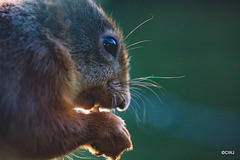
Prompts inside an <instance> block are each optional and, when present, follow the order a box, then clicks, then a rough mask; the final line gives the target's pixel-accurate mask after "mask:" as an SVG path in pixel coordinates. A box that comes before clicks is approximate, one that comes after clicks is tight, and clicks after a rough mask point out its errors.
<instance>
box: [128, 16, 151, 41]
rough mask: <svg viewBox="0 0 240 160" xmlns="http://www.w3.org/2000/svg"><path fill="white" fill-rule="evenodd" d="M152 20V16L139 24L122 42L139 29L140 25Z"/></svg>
mask: <svg viewBox="0 0 240 160" xmlns="http://www.w3.org/2000/svg"><path fill="white" fill-rule="evenodd" d="M152 19H153V15H152V17H151V18H149V19H147V20H145V21H144V22H142V23H141V24H139V25H138V26H137V27H135V28H134V29H133V30H132V31H131V32H130V33H129V34H128V35H127V36H126V37H125V38H124V40H126V39H127V38H128V37H129V36H130V35H131V34H132V33H133V32H134V31H136V30H137V29H138V28H139V27H141V26H142V25H144V24H145V23H147V22H148V21H150V20H152Z"/></svg>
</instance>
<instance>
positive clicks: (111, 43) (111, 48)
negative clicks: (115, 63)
mask: <svg viewBox="0 0 240 160" xmlns="http://www.w3.org/2000/svg"><path fill="white" fill-rule="evenodd" d="M102 43H103V44H102V45H103V48H104V50H105V52H107V53H108V54H110V55H112V56H113V58H114V59H116V58H117V55H118V43H117V40H116V39H115V38H113V37H103V41H102Z"/></svg>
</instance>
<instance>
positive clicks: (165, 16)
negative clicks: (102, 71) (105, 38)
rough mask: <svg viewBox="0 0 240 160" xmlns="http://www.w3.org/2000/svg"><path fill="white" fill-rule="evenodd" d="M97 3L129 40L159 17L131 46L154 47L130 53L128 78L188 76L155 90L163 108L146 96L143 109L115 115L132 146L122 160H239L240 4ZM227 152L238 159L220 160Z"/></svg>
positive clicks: (119, 0) (133, 0) (156, 0)
mask: <svg viewBox="0 0 240 160" xmlns="http://www.w3.org/2000/svg"><path fill="white" fill-rule="evenodd" d="M98 3H99V4H101V6H102V7H103V8H104V10H105V11H106V12H107V13H109V14H112V16H113V18H114V19H115V20H116V22H117V24H119V25H120V26H121V29H122V30H123V33H124V35H125V36H126V35H127V34H128V33H129V32H130V31H131V30H132V29H133V28H135V27H136V26H137V25H139V24H140V23H141V22H143V21H144V20H146V19H148V18H150V17H151V15H153V16H154V19H153V20H151V21H150V22H148V23H147V24H145V25H143V26H142V27H141V28H139V29H138V30H136V31H135V32H134V33H133V34H132V35H131V36H130V37H129V38H128V39H127V40H126V43H127V44H132V43H134V42H137V41H140V40H152V42H151V43H144V44H143V45H144V48H141V49H136V50H132V51H130V55H131V56H132V59H131V67H132V69H131V78H138V77H145V76H181V75H185V76H186V77H185V78H182V79H170V80H163V79H154V80H155V81H156V82H157V83H158V84H160V85H161V86H163V87H164V88H165V89H166V91H163V90H160V91H159V90H157V89H154V91H155V92H156V93H157V94H158V95H159V96H160V98H161V100H162V101H163V102H160V101H159V100H158V99H157V97H156V96H155V95H154V94H153V93H151V92H148V91H147V90H144V92H143V95H144V96H146V98H143V99H144V103H145V105H144V103H143V102H142V101H141V100H140V99H137V98H136V97H135V98H134V99H135V100H136V101H137V102H138V103H139V106H140V107H138V106H137V105H136V103H134V101H132V106H131V107H130V108H129V109H128V110H127V111H126V112H125V113H117V114H118V115H120V116H121V117H123V119H125V120H126V123H127V127H128V129H129V131H130V133H131V135H132V140H133V145H134V149H133V151H131V152H125V153H124V154H123V156H122V159H123V160H181V159H182V160H198V159H199V160H218V159H240V108H239V107H240V85H239V82H240V73H239V72H240V63H239V61H240V2H239V1H238V2H237V1H221V0H220V1H171V0H170V1H159V0H152V1H146V0H138V1H136V0H128V1H123V0H104V1H100V0H99V1H98ZM139 46H141V45H139ZM133 108H134V109H133ZM134 110H135V111H134ZM135 112H136V113H135ZM136 114H137V115H136ZM222 150H230V151H235V154H234V155H221V151H222ZM85 154H87V153H85V152H83V151H82V152H81V153H80V154H78V155H80V156H83V155H85ZM87 155H88V154H87ZM94 158H95V159H98V158H96V157H94ZM94 158H92V159H94ZM83 159H84V158H83ZM99 159H102V158H99Z"/></svg>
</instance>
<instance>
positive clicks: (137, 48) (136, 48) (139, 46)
mask: <svg viewBox="0 0 240 160" xmlns="http://www.w3.org/2000/svg"><path fill="white" fill-rule="evenodd" d="M138 48H143V46H138V47H134V48H129V49H128V51H131V50H134V49H138Z"/></svg>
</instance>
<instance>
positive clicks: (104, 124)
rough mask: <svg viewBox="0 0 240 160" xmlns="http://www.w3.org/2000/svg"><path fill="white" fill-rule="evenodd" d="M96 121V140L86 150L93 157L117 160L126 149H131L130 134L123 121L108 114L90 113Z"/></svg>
mask: <svg viewBox="0 0 240 160" xmlns="http://www.w3.org/2000/svg"><path fill="white" fill-rule="evenodd" d="M92 115H95V118H97V119H98V122H97V123H98V124H99V129H98V130H97V131H98V133H97V135H96V136H98V137H97V140H95V141H92V142H90V144H88V145H87V146H88V148H89V149H90V151H92V152H93V153H94V154H95V155H104V156H106V157H109V158H110V159H111V160H116V159H118V158H119V157H120V156H121V154H122V153H123V152H124V151H125V150H126V149H131V148H132V142H131V139H130V134H129V132H128V130H127V129H126V127H125V123H124V121H123V120H122V119H121V118H120V117H118V116H116V115H114V114H113V113H109V112H97V113H92Z"/></svg>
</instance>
